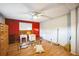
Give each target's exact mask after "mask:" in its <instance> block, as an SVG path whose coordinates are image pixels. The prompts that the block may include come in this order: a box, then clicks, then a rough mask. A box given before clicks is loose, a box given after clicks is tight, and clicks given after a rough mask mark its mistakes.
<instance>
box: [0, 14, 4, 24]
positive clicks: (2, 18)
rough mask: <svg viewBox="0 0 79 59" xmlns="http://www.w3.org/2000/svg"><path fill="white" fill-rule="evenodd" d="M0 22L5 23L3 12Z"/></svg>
mask: <svg viewBox="0 0 79 59" xmlns="http://www.w3.org/2000/svg"><path fill="white" fill-rule="evenodd" d="M0 23H5V19H4V17H3V16H2V15H1V14H0Z"/></svg>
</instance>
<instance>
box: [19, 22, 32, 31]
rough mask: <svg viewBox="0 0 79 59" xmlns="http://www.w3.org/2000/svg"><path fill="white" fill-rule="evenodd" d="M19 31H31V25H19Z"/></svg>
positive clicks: (22, 23)
mask: <svg viewBox="0 0 79 59" xmlns="http://www.w3.org/2000/svg"><path fill="white" fill-rule="evenodd" d="M19 30H32V24H31V23H24V22H20V23H19Z"/></svg>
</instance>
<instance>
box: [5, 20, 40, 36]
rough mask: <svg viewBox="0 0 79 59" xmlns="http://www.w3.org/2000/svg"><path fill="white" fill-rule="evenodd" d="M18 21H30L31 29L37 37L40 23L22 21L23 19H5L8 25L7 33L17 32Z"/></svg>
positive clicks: (16, 33)
mask: <svg viewBox="0 0 79 59" xmlns="http://www.w3.org/2000/svg"><path fill="white" fill-rule="evenodd" d="M19 22H26V23H32V31H33V33H34V34H36V36H37V37H39V36H40V34H39V32H40V23H39V22H31V21H23V20H15V19H6V20H5V23H6V24H7V25H8V27H9V35H18V34H19Z"/></svg>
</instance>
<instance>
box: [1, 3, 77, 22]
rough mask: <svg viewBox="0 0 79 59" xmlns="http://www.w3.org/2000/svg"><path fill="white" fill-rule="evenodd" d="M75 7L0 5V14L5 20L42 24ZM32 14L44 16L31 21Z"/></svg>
mask: <svg viewBox="0 0 79 59" xmlns="http://www.w3.org/2000/svg"><path fill="white" fill-rule="evenodd" d="M77 6H78V4H77V3H0V13H2V14H3V15H4V16H5V17H6V18H12V19H19V20H28V21H35V22H42V21H46V20H49V19H53V18H55V17H58V16H61V15H64V14H66V13H68V12H69V11H71V10H73V9H74V8H76V7H77ZM34 12H39V13H41V14H42V15H45V16H40V17H38V18H37V19H33V18H32V16H31V14H32V13H34Z"/></svg>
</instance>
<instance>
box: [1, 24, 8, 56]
mask: <svg viewBox="0 0 79 59" xmlns="http://www.w3.org/2000/svg"><path fill="white" fill-rule="evenodd" d="M7 50H8V27H7V26H6V25H2V24H0V55H2V56H5V55H6V54H7Z"/></svg>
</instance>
